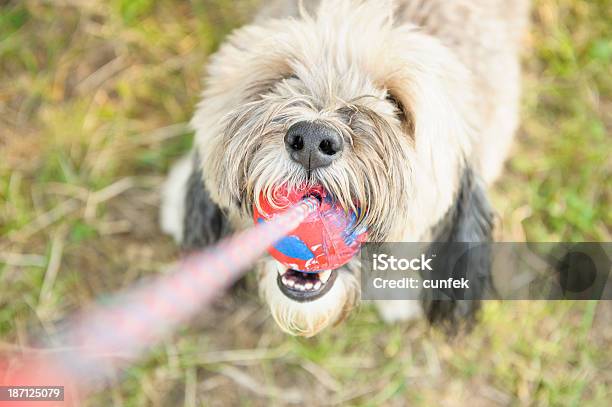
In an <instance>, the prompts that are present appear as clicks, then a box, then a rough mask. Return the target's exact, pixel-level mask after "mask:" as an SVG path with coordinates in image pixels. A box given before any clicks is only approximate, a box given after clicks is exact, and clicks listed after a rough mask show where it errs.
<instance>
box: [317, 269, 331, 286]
mask: <svg viewBox="0 0 612 407" xmlns="http://www.w3.org/2000/svg"><path fill="white" fill-rule="evenodd" d="M331 273H332V271H331V270H327V271H323V272H321V273H319V280H321V281H322V282H323V283H326V282H327V280H329V277H330V276H331Z"/></svg>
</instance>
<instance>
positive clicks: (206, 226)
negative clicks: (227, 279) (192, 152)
mask: <svg viewBox="0 0 612 407" xmlns="http://www.w3.org/2000/svg"><path fill="white" fill-rule="evenodd" d="M229 230H230V228H229V223H228V221H227V218H226V217H225V214H224V213H223V211H222V210H221V208H219V206H218V205H217V204H216V203H214V202H213V201H212V199H211V198H210V194H209V192H208V191H207V189H206V186H205V185H204V179H203V177H202V169H201V166H200V163H199V159H198V157H197V155H196V157H194V165H193V171H192V173H191V175H190V176H189V180H188V181H187V193H186V194H185V218H184V219H183V239H182V248H183V249H184V250H196V249H200V248H202V247H205V246H207V245H209V244H211V243H214V242H216V241H217V240H219V238H221V237H222V236H224V235H225V234H227V233H228V232H229Z"/></svg>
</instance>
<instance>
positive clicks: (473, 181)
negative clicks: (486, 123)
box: [423, 168, 493, 329]
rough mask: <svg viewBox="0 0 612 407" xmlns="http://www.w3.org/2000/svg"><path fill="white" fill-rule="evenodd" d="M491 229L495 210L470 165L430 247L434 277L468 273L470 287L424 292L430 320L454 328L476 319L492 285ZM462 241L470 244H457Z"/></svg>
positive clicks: (459, 275)
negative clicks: (482, 300) (481, 300)
mask: <svg viewBox="0 0 612 407" xmlns="http://www.w3.org/2000/svg"><path fill="white" fill-rule="evenodd" d="M492 233H493V211H492V209H491V205H490V204H489V201H488V199H487V196H486V193H485V190H484V186H483V185H482V184H481V182H480V181H479V180H478V178H477V177H476V175H475V174H474V172H473V171H472V170H471V169H470V168H467V169H465V170H464V172H463V175H462V177H461V182H460V187H459V190H458V193H457V197H456V201H455V203H454V205H453V207H452V208H451V209H450V210H449V212H448V213H447V215H446V216H445V218H444V219H443V220H442V221H441V222H440V224H439V225H437V227H436V228H435V230H434V235H433V236H434V239H433V241H434V242H436V243H435V244H433V245H432V248H431V250H432V251H433V252H435V254H436V256H435V258H434V262H433V263H434V265H433V269H434V270H435V277H434V278H436V279H440V280H443V279H447V278H449V277H453V278H455V279H457V278H461V277H465V278H467V279H468V280H469V289H465V290H451V291H449V290H438V291H436V292H432V291H429V292H427V291H426V292H424V298H423V301H424V309H425V313H426V315H427V317H428V319H429V320H430V322H432V323H442V324H443V325H446V326H447V327H449V328H453V329H454V328H455V327H456V326H457V322H459V321H468V322H470V321H472V320H473V319H474V316H475V313H476V311H477V310H478V309H479V307H480V299H481V298H483V296H484V295H485V293H486V290H487V289H488V288H489V286H490V279H491V277H490V274H491V253H490V249H491V248H490V245H489V244H488V243H489V242H491V240H492ZM460 242H464V243H469V244H465V245H463V244H457V243H460ZM479 243H484V244H479ZM436 298H444V299H443V300H440V299H436Z"/></svg>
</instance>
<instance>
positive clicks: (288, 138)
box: [285, 122, 343, 170]
mask: <svg viewBox="0 0 612 407" xmlns="http://www.w3.org/2000/svg"><path fill="white" fill-rule="evenodd" d="M285 147H286V148H287V151H288V152H289V155H290V156H291V158H292V159H293V161H295V162H297V163H300V164H302V166H303V167H304V168H306V169H307V170H314V169H315V168H319V167H325V166H327V165H329V164H331V163H332V161H334V160H335V159H336V158H338V157H339V156H340V152H341V151H342V147H343V142H342V136H341V135H340V134H339V133H338V132H337V131H335V130H334V129H332V128H330V127H327V126H325V125H323V124H321V123H316V122H298V123H296V124H294V125H293V126H291V127H289V130H287V134H285Z"/></svg>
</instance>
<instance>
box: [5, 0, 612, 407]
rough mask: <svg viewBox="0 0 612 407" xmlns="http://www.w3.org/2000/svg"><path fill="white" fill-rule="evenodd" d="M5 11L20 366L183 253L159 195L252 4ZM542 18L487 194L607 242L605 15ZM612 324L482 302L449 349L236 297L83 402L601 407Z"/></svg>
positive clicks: (601, 310)
mask: <svg viewBox="0 0 612 407" xmlns="http://www.w3.org/2000/svg"><path fill="white" fill-rule="evenodd" d="M54 3H55V4H54ZM2 4H3V6H0V236H1V241H0V284H1V286H2V287H3V288H2V289H0V350H6V351H11V352H13V351H16V350H19V349H23V348H26V347H28V346H31V345H32V344H34V343H35V337H34V336H33V333H34V332H37V331H39V330H43V331H44V330H52V329H53V328H52V327H53V322H56V321H58V320H60V319H61V318H62V317H64V316H66V315H68V314H69V313H70V312H71V311H73V310H75V309H76V308H78V307H80V306H83V305H84V304H87V303H89V302H90V301H92V300H94V299H96V298H98V299H99V298H103V297H104V295H105V293H111V292H113V291H116V290H117V289H120V288H121V287H125V286H127V285H129V284H130V283H132V282H134V281H135V280H137V279H138V278H140V277H143V276H146V275H148V274H154V273H157V272H159V271H160V270H161V269H162V267H163V266H164V265H165V264H167V263H168V262H169V261H171V260H172V259H174V258H175V257H176V254H177V253H176V249H175V248H174V245H173V244H172V242H170V240H169V239H167V238H165V237H164V236H161V234H160V233H159V230H158V228H157V218H156V216H157V214H156V213H157V205H158V196H157V188H158V186H159V185H160V183H161V181H162V179H163V176H164V174H165V172H166V170H167V169H168V166H169V165H170V163H172V161H173V160H175V159H176V158H177V157H179V156H180V155H181V154H182V153H183V152H185V151H186V150H188V148H189V146H190V143H191V138H192V135H191V134H190V133H189V131H188V130H187V129H186V127H185V125H184V124H185V122H186V121H188V120H189V117H190V115H191V113H192V112H193V108H194V104H195V103H196V101H197V99H198V94H199V92H200V90H201V83H200V77H201V73H202V69H203V66H204V65H205V62H206V58H207V56H208V55H209V54H210V53H211V52H212V51H213V50H214V49H215V48H216V47H217V46H218V44H219V42H220V41H221V40H222V39H223V37H224V36H225V35H226V34H227V33H228V32H229V31H230V30H231V29H232V28H234V27H236V26H238V25H240V24H241V23H243V22H244V21H246V20H247V18H248V15H249V13H250V12H251V11H252V10H253V8H254V1H246V0H242V1H239V2H230V1H224V0H205V1H200V2H181V1H172V0H160V1H152V0H137V1H128V0H112V1H101V0H92V1H89V2H78V4H79V5H80V6H79V7H76V6H75V5H72V4H77V2H73V1H62V2H49V1H42V0H25V1H19V2H17V1H8V2H6V1H5V2H2ZM532 14H533V21H534V23H533V27H532V29H531V31H530V34H529V37H528V38H527V43H528V45H529V47H530V50H529V51H528V52H526V55H525V58H524V65H525V69H526V74H525V84H524V97H523V125H522V128H521V131H520V134H519V137H518V143H517V146H516V148H515V152H514V154H513V158H512V160H511V161H510V162H509V164H508V166H507V171H506V174H505V176H504V178H503V180H502V181H501V182H500V183H499V185H497V186H496V188H495V191H494V192H493V198H494V201H495V205H496V208H498V210H499V215H500V226H501V232H500V234H501V236H502V237H503V238H504V239H505V240H519V241H520V240H525V239H529V240H536V241H555V240H576V241H580V240H602V241H610V240H612V239H611V231H610V226H611V225H612V211H611V210H610V201H611V196H610V194H611V193H612V185H611V183H612V181H611V180H612V176H611V172H612V171H611V170H612V161H611V160H610V155H611V148H610V137H609V134H610V127H611V124H612V75H610V74H611V68H610V67H611V64H610V63H611V60H612V38H611V36H610V30H609V26H610V23H611V21H612V16H611V15H610V8H609V5H608V4H607V2H606V1H604V0H600V1H590V2H581V1H576V0H559V1H552V0H540V1H537V2H536V4H535V5H534V8H533V12H532ZM611 316H612V313H611V312H610V307H609V305H608V304H606V303H603V302H602V303H597V302H557V303H555V302H552V303H545V302H537V301H535V302H512V303H489V304H487V306H486V307H485V309H484V311H483V315H482V323H481V324H479V325H478V326H477V327H476V329H475V331H474V332H473V333H472V334H471V335H469V336H468V337H457V338H452V339H449V338H446V337H444V335H442V334H441V333H440V332H437V331H435V330H432V329H430V328H429V327H427V326H426V325H425V324H424V323H420V322H419V323H413V324H408V325H397V326H387V325H384V324H382V323H381V322H380V321H379V319H378V317H377V316H376V314H375V312H374V311H373V310H372V309H371V308H370V307H368V306H364V307H362V308H361V309H360V310H359V311H358V312H357V313H356V314H355V315H354V316H353V317H352V318H351V319H350V321H348V324H346V325H344V326H342V327H339V328H337V329H333V330H330V331H328V332H325V333H324V334H323V335H321V336H318V337H316V338H314V339H301V338H291V337H287V336H285V335H283V334H281V333H279V331H278V330H277V329H276V327H275V325H274V323H273V322H272V321H271V320H270V318H269V316H268V315H267V312H266V310H264V309H262V308H261V307H260V304H259V303H258V301H257V299H256V298H254V296H253V295H252V294H248V293H242V294H240V295H239V296H238V297H237V298H233V297H225V298H223V299H221V300H219V301H218V302H217V303H216V305H215V308H214V309H213V310H211V312H208V313H203V314H202V315H201V316H199V317H198V318H197V319H196V320H195V321H194V322H193V324H191V325H190V326H189V327H185V328H184V329H183V330H182V332H179V333H177V334H176V335H174V336H173V337H171V338H168V340H167V341H166V342H165V343H164V344H161V345H159V346H157V347H156V348H155V349H153V352H152V353H151V355H150V356H149V357H148V358H147V359H146V360H144V361H142V362H141V363H139V364H138V365H136V366H134V367H132V368H130V369H129V371H128V372H127V374H126V376H125V377H124V378H123V379H122V380H121V381H120V382H119V383H118V384H117V385H116V386H114V387H113V388H112V389H110V391H108V392H105V393H103V394H98V395H96V396H94V397H93V398H92V399H91V400H89V402H88V404H89V405H92V406H97V405H118V406H119V405H125V406H145V405H147V406H148V405H154V406H155V405H157V406H167V405H181V404H184V405H186V406H191V405H228V404H229V405H234V404H245V405H268V404H284V403H289V402H304V403H306V402H308V403H311V404H315V405H319V404H351V405H363V406H370V405H379V404H386V405H406V404H410V405H416V406H430V405H466V404H470V405H475V406H479V405H483V406H485V405H486V406H489V405H511V406H512V405H538V406H540V405H543V406H546V405H550V406H583V405H584V406H603V405H607V404H608V403H609V401H610V399H611V398H612V390H611V385H612V376H611V375H610V365H611V363H612V354H611V350H610V349H612V332H611V329H610V318H611Z"/></svg>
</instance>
